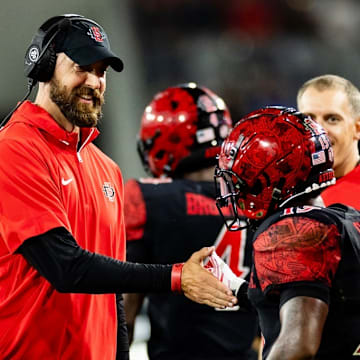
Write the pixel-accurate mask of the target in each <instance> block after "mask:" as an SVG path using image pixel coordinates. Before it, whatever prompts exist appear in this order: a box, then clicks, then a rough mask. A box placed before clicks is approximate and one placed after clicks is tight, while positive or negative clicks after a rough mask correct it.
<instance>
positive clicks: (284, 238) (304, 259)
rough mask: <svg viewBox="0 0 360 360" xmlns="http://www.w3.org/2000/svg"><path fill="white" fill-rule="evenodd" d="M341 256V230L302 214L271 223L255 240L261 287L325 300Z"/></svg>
mask: <svg viewBox="0 0 360 360" xmlns="http://www.w3.org/2000/svg"><path fill="white" fill-rule="evenodd" d="M340 259H341V250H340V234H339V231H338V229H337V227H336V226H335V225H334V224H325V223H322V222H320V221H318V220H316V219H312V218H306V217H301V216H294V217H287V218H284V219H281V220H280V221H278V222H276V223H275V224H273V225H271V226H270V227H269V228H268V229H267V230H266V231H265V232H263V233H261V234H260V235H259V236H258V238H257V239H256V240H255V242H254V262H255V269H256V273H257V277H258V279H259V283H260V286H261V290H262V291H263V292H264V293H265V294H266V295H267V294H270V293H272V294H274V293H278V292H279V291H283V290H284V289H287V288H288V287H293V289H292V290H287V291H286V293H285V294H284V297H283V299H282V302H283V303H284V301H285V300H288V299H290V298H292V297H294V296H311V297H317V298H320V299H322V300H324V301H326V299H327V296H328V295H327V291H328V289H329V288H330V287H331V285H332V281H333V277H334V275H335V273H336V270H337V267H338V264H339V262H340ZM326 289H327V290H326Z"/></svg>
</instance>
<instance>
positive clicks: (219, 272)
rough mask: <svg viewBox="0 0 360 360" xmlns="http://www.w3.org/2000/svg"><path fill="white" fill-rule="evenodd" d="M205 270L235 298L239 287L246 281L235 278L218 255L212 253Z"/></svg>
mask: <svg viewBox="0 0 360 360" xmlns="http://www.w3.org/2000/svg"><path fill="white" fill-rule="evenodd" d="M205 267H206V269H207V270H209V271H210V272H211V273H212V274H213V275H214V276H215V277H216V278H217V279H219V280H220V281H221V282H222V283H223V284H225V285H226V286H227V287H228V288H229V289H230V290H232V292H233V294H234V295H235V296H236V295H237V294H238V291H239V289H240V287H241V285H243V284H245V283H246V281H245V280H244V279H242V278H241V277H237V276H236V275H235V274H234V273H233V271H232V270H231V269H230V268H229V266H228V264H226V263H225V262H224V260H223V259H221V257H219V255H218V254H217V253H216V252H215V251H213V252H212V253H211V255H210V256H209V258H208V262H207V264H206V266H205Z"/></svg>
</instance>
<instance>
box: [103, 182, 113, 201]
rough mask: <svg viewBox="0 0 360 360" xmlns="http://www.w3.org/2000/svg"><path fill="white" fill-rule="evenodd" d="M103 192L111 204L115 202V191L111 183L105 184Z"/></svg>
mask: <svg viewBox="0 0 360 360" xmlns="http://www.w3.org/2000/svg"><path fill="white" fill-rule="evenodd" d="M102 191H103V193H104V195H105V197H107V198H108V199H109V201H111V202H113V201H115V189H114V188H113V186H112V185H111V183H109V182H104V184H103V186H102Z"/></svg>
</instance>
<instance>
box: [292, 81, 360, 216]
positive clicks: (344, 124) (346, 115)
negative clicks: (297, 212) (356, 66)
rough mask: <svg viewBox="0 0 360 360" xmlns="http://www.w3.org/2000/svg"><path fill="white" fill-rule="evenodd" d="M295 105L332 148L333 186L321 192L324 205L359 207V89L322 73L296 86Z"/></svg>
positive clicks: (348, 82) (347, 82)
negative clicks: (320, 128)
mask: <svg viewBox="0 0 360 360" xmlns="http://www.w3.org/2000/svg"><path fill="white" fill-rule="evenodd" d="M297 106H298V108H299V110H300V111H301V112H303V113H304V114H306V115H308V116H310V117H311V118H312V119H313V120H315V121H316V122H318V123H319V124H320V125H321V126H323V127H324V128H325V130H326V131H327V132H328V135H329V138H330V140H331V144H332V148H333V150H334V165H333V168H334V172H335V177H336V184H335V186H331V187H329V188H327V189H325V190H324V191H323V192H322V193H321V197H322V198H323V200H324V203H325V205H330V204H334V203H337V202H341V203H343V204H346V205H350V206H353V207H355V208H356V209H360V196H359V193H360V166H359V163H360V157H359V150H358V141H359V139H360V91H359V89H358V88H357V87H356V86H354V85H353V84H352V83H351V82H350V81H349V80H347V79H345V78H343V77H340V76H336V75H329V74H328V75H321V76H318V77H315V78H312V79H310V80H308V81H306V82H305V83H304V84H303V85H302V86H301V87H300V89H299V91H298V95H297Z"/></svg>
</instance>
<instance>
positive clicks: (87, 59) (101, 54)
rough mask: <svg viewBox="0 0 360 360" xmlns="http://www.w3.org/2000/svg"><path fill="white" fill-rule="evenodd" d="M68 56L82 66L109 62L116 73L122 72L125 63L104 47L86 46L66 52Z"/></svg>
mask: <svg viewBox="0 0 360 360" xmlns="http://www.w3.org/2000/svg"><path fill="white" fill-rule="evenodd" d="M64 52H65V54H66V55H67V56H69V58H70V59H71V60H73V61H75V62H76V63H77V64H79V65H80V66H86V65H91V64H94V63H96V62H98V61H101V60H107V61H108V63H109V65H110V66H111V67H112V68H113V69H114V70H115V71H118V72H120V71H122V70H123V69H124V63H123V62H122V60H121V59H120V58H119V57H118V56H116V55H115V54H114V53H113V52H112V51H110V50H108V49H106V48H105V47H103V46H86V47H80V48H76V49H71V50H65V51H64Z"/></svg>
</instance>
